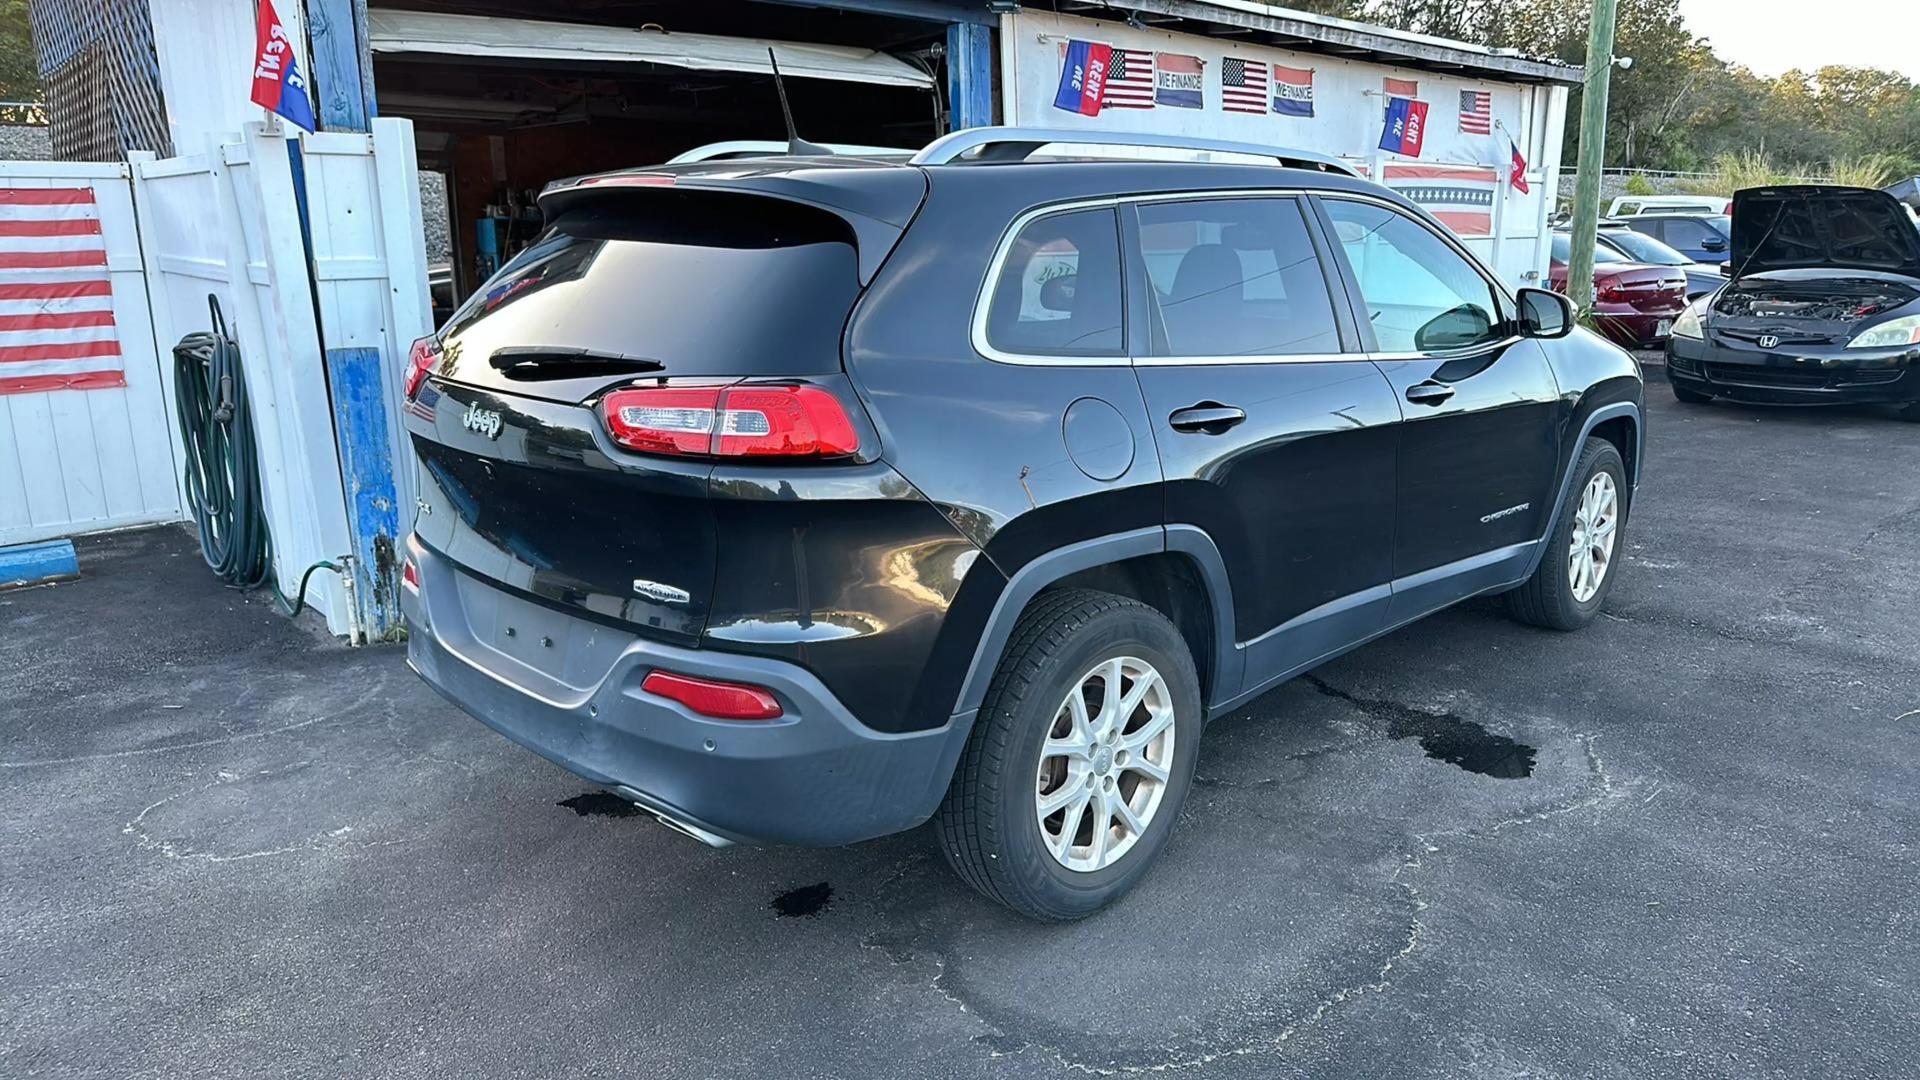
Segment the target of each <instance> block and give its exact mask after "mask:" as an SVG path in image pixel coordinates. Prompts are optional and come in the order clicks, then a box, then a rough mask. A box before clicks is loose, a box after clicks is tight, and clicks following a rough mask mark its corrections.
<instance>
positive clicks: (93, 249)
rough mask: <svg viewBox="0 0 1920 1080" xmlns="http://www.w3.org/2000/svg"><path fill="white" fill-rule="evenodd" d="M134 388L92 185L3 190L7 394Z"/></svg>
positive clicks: (1, 322)
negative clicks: (123, 356) (123, 355)
mask: <svg viewBox="0 0 1920 1080" xmlns="http://www.w3.org/2000/svg"><path fill="white" fill-rule="evenodd" d="M125 385H127V382H126V376H125V375H124V374H122V369H121V363H120V339H119V336H118V334H117V333H116V332H115V329H114V325H113V283H112V281H111V280H110V279H109V278H108V277H107V245H106V241H104V240H103V239H101V236H100V209H99V207H98V206H97V205H96V204H95V203H94V199H93V189H92V188H0V394H35V393H41V392H44V391H48V390H104V389H107V388H110V387H116V386H125Z"/></svg>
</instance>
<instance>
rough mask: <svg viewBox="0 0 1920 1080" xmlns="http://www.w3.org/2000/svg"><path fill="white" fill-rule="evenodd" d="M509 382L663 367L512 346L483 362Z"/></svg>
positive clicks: (635, 359) (583, 352) (634, 359)
mask: <svg viewBox="0 0 1920 1080" xmlns="http://www.w3.org/2000/svg"><path fill="white" fill-rule="evenodd" d="M487 362H488V363H489V364H492V365H493V368H494V370H495V371H498V372H500V373H501V374H502V375H505V376H506V377H507V378H509V379H575V378H581V379H585V378H592V377H594V376H596V375H642V374H646V373H647V372H650V371H659V370H661V369H662V368H664V367H666V365H665V364H662V363H661V362H660V361H658V360H649V359H647V358H645V357H643V356H623V355H621V354H620V353H604V352H594V351H593V350H591V349H570V348H566V347H564V346H549V345H514V346H509V347H507V348H504V349H495V350H494V353H493V355H492V356H491V357H489V358H488V359H487Z"/></svg>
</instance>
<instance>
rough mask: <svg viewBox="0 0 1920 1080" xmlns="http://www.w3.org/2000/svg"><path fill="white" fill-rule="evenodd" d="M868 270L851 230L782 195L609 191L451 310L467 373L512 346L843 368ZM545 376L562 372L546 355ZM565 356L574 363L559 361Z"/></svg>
mask: <svg viewBox="0 0 1920 1080" xmlns="http://www.w3.org/2000/svg"><path fill="white" fill-rule="evenodd" d="M859 292H860V284H859V273H858V260H857V254H856V252H855V249H854V241H853V236H852V233H851V230H850V229H849V228H848V227H847V226H846V224H845V223H844V222H842V221H840V220H839V219H838V218H836V217H834V216H833V215H831V214H828V213H825V212H823V211H820V210H816V209H813V208H811V207H805V206H799V205H797V204H793V203H786V202H782V201H780V200H776V199H767V198H760V197H752V196H739V195H713V194H710V193H697V194H696V193H688V192H653V191H648V192H619V193H613V192H610V193H609V194H608V196H607V197H606V198H603V199H600V200H597V201H595V202H590V203H588V204H586V205H583V206H579V207H576V208H575V209H573V210H570V211H569V212H567V213H566V214H564V215H562V216H561V217H560V218H559V219H558V220H557V221H555V222H554V223H553V224H552V226H551V227H550V228H549V229H548V230H547V232H546V234H545V235H543V236H542V237H541V238H540V239H539V240H538V241H537V242H535V243H534V244H532V245H531V246H529V247H528V248H527V249H526V250H524V251H522V252H520V253H519V254H518V255H516V256H515V257H514V258H513V260H512V261H511V262H509V263H508V264H507V265H506V266H505V267H504V268H503V269H502V270H501V271H500V273H498V274H496V275H495V276H494V278H493V279H492V280H491V281H489V282H487V284H486V285H485V287H483V288H482V289H481V290H480V291H479V292H477V293H475V294H474V295H473V296H472V297H470V298H469V299H468V300H467V302H466V303H465V304H464V305H462V307H461V308H460V310H459V311H457V312H455V313H454V315H453V317H452V318H451V319H450V320H449V321H448V324H447V328H446V331H445V333H444V335H443V344H444V345H445V347H446V349H447V352H448V354H449V357H450V361H451V363H452V364H453V366H454V371H453V372H452V374H453V375H454V377H455V378H463V379H467V380H468V381H479V382H493V381H494V379H493V378H491V377H487V378H478V379H476V378H473V376H475V375H479V374H483V373H484V374H490V373H488V372H487V369H488V368H490V367H492V365H491V364H490V363H489V361H490V360H491V359H492V358H493V357H494V355H495V354H496V353H497V352H498V351H499V350H502V349H508V350H510V351H515V352H525V351H528V350H542V349H544V350H550V351H551V354H552V355H554V356H564V354H566V353H568V352H579V353H581V354H582V355H583V357H585V358H586V359H583V361H582V363H583V364H587V363H603V362H604V361H605V359H606V358H608V357H629V358H634V359H640V360H646V361H651V362H653V363H657V364H658V365H659V368H658V373H659V374H663V375H687V374H694V375H767V374H820V373H826V372H832V371H838V370H839V367H840V336H841V332H842V330H843V329H844V327H845V324H846V320H847V315H848V313H849V311H851V310H852V307H853V303H854V300H855V299H856V298H857V297H858V296H859ZM546 367H547V370H546V371H545V372H544V373H543V374H542V375H541V376H540V377H543V378H549V377H553V376H555V375H563V374H564V370H563V369H564V364H563V363H559V362H554V363H549V364H548V365H546ZM555 368H559V369H562V370H559V371H556V370H552V369H555Z"/></svg>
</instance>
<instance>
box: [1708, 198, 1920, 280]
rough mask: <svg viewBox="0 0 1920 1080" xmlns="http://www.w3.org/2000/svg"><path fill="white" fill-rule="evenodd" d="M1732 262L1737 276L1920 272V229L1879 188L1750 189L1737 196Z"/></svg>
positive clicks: (1898, 203)
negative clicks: (1816, 270)
mask: <svg viewBox="0 0 1920 1080" xmlns="http://www.w3.org/2000/svg"><path fill="white" fill-rule="evenodd" d="M1727 261H1728V262H1730V263H1731V264H1732V265H1733V273H1734V276H1735V277H1739V276H1740V275H1743V274H1755V273H1760V272H1761V271H1765V270H1796V269H1803V268H1813V267H1827V266H1830V267H1835V268H1842V269H1849V270H1881V271H1885V272H1887V273H1893V274H1908V275H1914V276H1920V229H1916V228H1915V227H1914V223H1913V218H1911V217H1909V216H1908V214H1907V209H1906V207H1905V206H1904V205H1902V204H1901V203H1900V201H1899V200H1898V199H1895V198H1894V197H1893V196H1892V195H1889V194H1888V193H1886V192H1884V191H1879V190H1876V189H1873V188H1856V187H1833V186H1823V185H1805V186H1795V187H1761V188H1747V189H1746V190H1744V191H1737V192H1734V195H1733V243H1732V245H1731V250H1729V251H1728V260H1727Z"/></svg>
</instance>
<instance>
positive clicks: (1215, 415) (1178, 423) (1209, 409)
mask: <svg viewBox="0 0 1920 1080" xmlns="http://www.w3.org/2000/svg"><path fill="white" fill-rule="evenodd" d="M1246 418H1247V411H1246V410H1245V409H1239V408H1235V407H1234V406H1232V405H1222V404H1220V403H1219V402H1217V401H1203V402H1201V403H1200V404H1198V405H1189V406H1187V407H1186V408H1184V409H1179V410H1176V411H1175V412H1174V414H1173V415H1172V416H1169V417H1167V424H1168V425H1169V426H1171V427H1172V428H1173V430H1175V431H1197V432H1199V433H1201V434H1202V435H1219V434H1222V433H1223V432H1225V431H1226V430H1227V429H1228V428H1230V427H1232V426H1234V425H1235V424H1238V423H1240V422H1241V421H1243V420H1245V419H1246Z"/></svg>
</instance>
